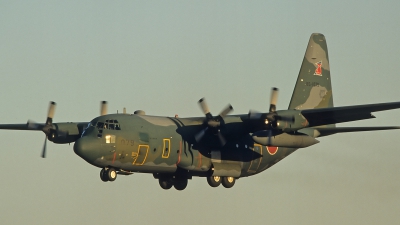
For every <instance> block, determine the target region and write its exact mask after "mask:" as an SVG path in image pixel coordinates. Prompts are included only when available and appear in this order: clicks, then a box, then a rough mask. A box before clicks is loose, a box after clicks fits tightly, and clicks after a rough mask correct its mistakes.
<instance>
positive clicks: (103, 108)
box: [100, 101, 107, 116]
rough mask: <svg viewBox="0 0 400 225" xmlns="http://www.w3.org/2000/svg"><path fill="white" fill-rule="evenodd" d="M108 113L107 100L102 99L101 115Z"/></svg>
mask: <svg viewBox="0 0 400 225" xmlns="http://www.w3.org/2000/svg"><path fill="white" fill-rule="evenodd" d="M104 115H107V101H102V102H101V103H100V116H104Z"/></svg>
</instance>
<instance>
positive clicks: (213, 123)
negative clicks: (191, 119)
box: [194, 98, 233, 146]
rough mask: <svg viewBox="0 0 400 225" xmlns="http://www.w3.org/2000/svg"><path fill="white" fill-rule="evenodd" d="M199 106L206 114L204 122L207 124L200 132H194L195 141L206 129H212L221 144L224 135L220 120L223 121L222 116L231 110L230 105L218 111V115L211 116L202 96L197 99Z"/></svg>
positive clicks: (202, 135)
mask: <svg viewBox="0 0 400 225" xmlns="http://www.w3.org/2000/svg"><path fill="white" fill-rule="evenodd" d="M198 103H199V106H200V108H201V110H202V111H203V113H204V115H205V116H206V118H205V120H204V123H205V124H206V125H207V126H206V127H205V128H204V129H202V130H201V131H200V132H198V133H197V134H195V136H194V138H195V139H196V141H197V142H200V141H201V139H202V138H203V137H204V135H205V133H206V131H207V130H208V129H212V130H213V131H214V132H215V133H216V134H217V136H218V139H219V141H220V143H221V145H222V146H224V145H225V144H226V140H225V138H224V136H223V135H222V134H221V131H220V129H219V128H220V127H221V121H223V119H224V117H225V116H226V115H228V114H229V113H230V112H232V111H233V107H232V105H230V104H229V105H227V106H226V107H225V108H224V109H223V110H222V111H221V112H220V113H219V115H218V116H216V117H213V115H212V114H211V112H210V110H209V108H208V105H207V103H206V100H205V98H202V99H200V100H199V102H198Z"/></svg>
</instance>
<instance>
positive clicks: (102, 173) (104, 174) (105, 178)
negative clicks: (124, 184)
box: [100, 168, 108, 182]
mask: <svg viewBox="0 0 400 225" xmlns="http://www.w3.org/2000/svg"><path fill="white" fill-rule="evenodd" d="M100 179H101V180H102V181H104V182H107V181H108V175H107V170H106V169H104V168H103V169H101V170H100Z"/></svg>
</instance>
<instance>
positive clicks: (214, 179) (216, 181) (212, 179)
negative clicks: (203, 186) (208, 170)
mask: <svg viewBox="0 0 400 225" xmlns="http://www.w3.org/2000/svg"><path fill="white" fill-rule="evenodd" d="M221 180H222V179H221V177H220V176H209V177H207V183H208V184H209V185H210V186H211V187H218V186H219V185H220V184H221Z"/></svg>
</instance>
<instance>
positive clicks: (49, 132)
mask: <svg viewBox="0 0 400 225" xmlns="http://www.w3.org/2000/svg"><path fill="white" fill-rule="evenodd" d="M55 110H56V103H55V102H50V104H49V110H48V112H47V119H46V123H45V124H44V125H43V124H39V123H36V122H34V121H32V120H28V123H27V126H28V128H29V129H32V130H41V131H43V132H44V134H45V135H46V137H45V139H44V144H43V149H42V154H41V156H42V158H46V150H47V138H48V137H49V138H55V137H56V134H57V133H56V131H55V129H54V128H53V117H54V112H55Z"/></svg>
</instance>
